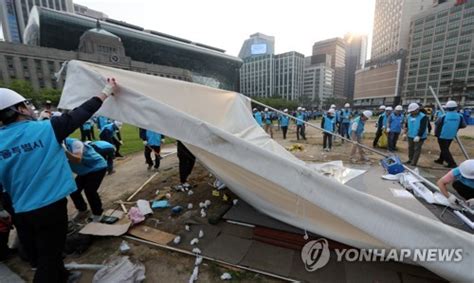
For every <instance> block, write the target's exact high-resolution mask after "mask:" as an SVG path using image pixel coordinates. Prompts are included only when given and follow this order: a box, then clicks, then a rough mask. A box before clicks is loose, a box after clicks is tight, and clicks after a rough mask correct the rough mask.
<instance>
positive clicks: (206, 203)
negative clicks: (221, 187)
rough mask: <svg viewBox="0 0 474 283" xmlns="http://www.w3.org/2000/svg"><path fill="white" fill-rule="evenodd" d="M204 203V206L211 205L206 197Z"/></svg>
mask: <svg viewBox="0 0 474 283" xmlns="http://www.w3.org/2000/svg"><path fill="white" fill-rule="evenodd" d="M204 205H205V208H208V207H209V206H210V205H211V201H210V200H208V199H207V200H206V201H205V202H204Z"/></svg>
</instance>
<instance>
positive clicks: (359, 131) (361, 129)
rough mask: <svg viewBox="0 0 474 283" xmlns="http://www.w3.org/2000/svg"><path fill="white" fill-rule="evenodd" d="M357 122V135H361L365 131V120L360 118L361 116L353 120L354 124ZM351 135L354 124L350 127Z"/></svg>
mask: <svg viewBox="0 0 474 283" xmlns="http://www.w3.org/2000/svg"><path fill="white" fill-rule="evenodd" d="M354 123H357V130H356V132H355V134H356V136H358V137H360V136H362V134H363V133H364V128H365V122H364V121H362V119H360V116H359V117H357V118H355V119H354V120H353V121H352V124H354ZM349 135H352V126H351V127H349Z"/></svg>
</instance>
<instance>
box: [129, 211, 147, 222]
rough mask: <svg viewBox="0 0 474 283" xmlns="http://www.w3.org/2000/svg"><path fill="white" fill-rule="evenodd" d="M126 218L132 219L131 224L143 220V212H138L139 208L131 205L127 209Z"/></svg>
mask: <svg viewBox="0 0 474 283" xmlns="http://www.w3.org/2000/svg"><path fill="white" fill-rule="evenodd" d="M128 219H130V221H132V224H137V223H140V222H143V221H145V216H143V214H142V213H141V212H140V209H138V208H137V207H132V208H130V210H129V211H128Z"/></svg>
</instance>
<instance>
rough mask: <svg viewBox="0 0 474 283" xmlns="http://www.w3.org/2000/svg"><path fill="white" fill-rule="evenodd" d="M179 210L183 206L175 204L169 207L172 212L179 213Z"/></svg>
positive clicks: (181, 209)
mask: <svg viewBox="0 0 474 283" xmlns="http://www.w3.org/2000/svg"><path fill="white" fill-rule="evenodd" d="M181 211H183V207H182V206H180V205H177V206H175V207H173V208H172V209H171V212H172V213H173V214H179V213H181Z"/></svg>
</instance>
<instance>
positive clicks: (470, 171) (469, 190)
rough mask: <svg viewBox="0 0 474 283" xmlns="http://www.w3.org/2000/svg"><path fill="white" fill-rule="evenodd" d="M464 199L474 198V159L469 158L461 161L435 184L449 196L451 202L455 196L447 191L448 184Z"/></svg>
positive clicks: (453, 201)
mask: <svg viewBox="0 0 474 283" xmlns="http://www.w3.org/2000/svg"><path fill="white" fill-rule="evenodd" d="M451 183H452V185H453V188H454V189H455V190H456V191H457V192H458V194H459V195H460V196H462V197H463V198H464V199H465V200H470V199H474V159H469V160H466V161H464V162H463V163H461V165H459V167H456V168H454V169H452V170H451V171H449V172H448V173H447V174H446V175H444V176H443V177H442V178H441V179H439V180H438V182H437V185H438V187H439V188H440V190H441V192H442V193H443V194H444V195H445V196H446V197H447V198H449V201H450V202H451V203H453V204H454V203H455V200H456V197H455V196H454V195H452V194H450V193H449V192H448V188H447V186H448V184H451Z"/></svg>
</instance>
